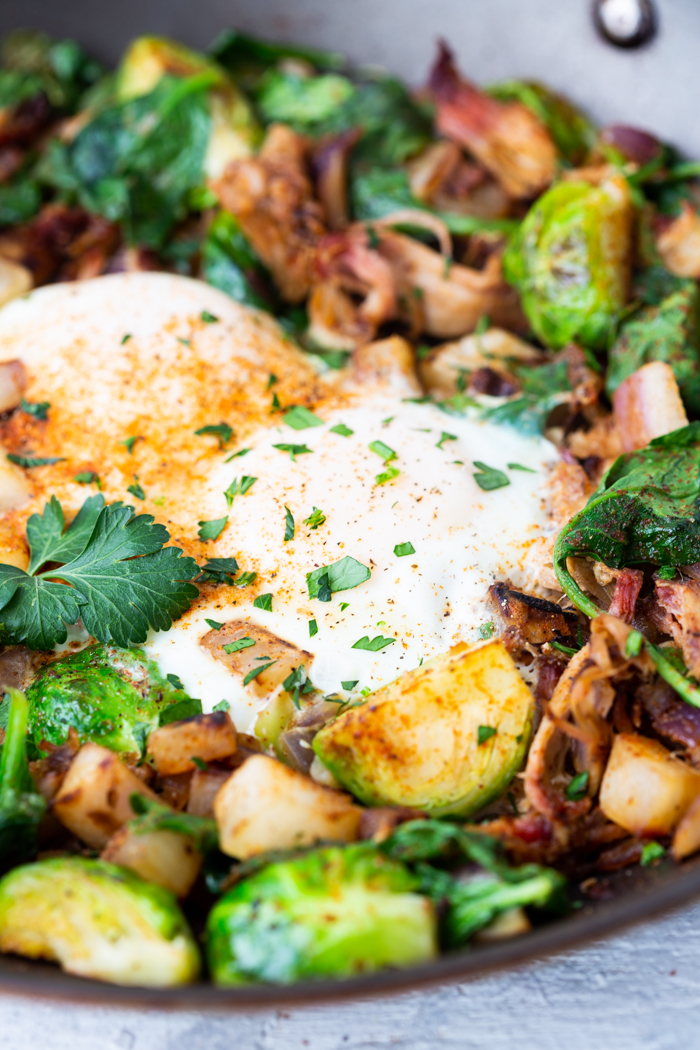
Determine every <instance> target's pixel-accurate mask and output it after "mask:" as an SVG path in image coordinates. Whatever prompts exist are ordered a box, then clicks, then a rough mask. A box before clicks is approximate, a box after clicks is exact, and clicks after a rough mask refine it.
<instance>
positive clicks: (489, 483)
mask: <svg viewBox="0 0 700 1050" xmlns="http://www.w3.org/2000/svg"><path fill="white" fill-rule="evenodd" d="M474 466H475V467H476V468H477V470H478V473H476V474H474V481H475V482H476V483H477V485H478V486H479V488H480V489H482V490H483V491H484V492H491V491H492V490H493V489H502V488H505V486H506V485H510V480H509V479H508V478H507V477H506V475H505V474H504V473H503V471H502V470H496V469H495V468H494V467H489V466H487V464H486V463H481V462H480V461H479V460H478V459H475V460H474Z"/></svg>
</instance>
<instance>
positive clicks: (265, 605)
mask: <svg viewBox="0 0 700 1050" xmlns="http://www.w3.org/2000/svg"><path fill="white" fill-rule="evenodd" d="M253 605H254V606H255V608H256V609H264V610H265V612H272V595H271V594H259V595H258V596H257V598H256V599H255V601H254V602H253Z"/></svg>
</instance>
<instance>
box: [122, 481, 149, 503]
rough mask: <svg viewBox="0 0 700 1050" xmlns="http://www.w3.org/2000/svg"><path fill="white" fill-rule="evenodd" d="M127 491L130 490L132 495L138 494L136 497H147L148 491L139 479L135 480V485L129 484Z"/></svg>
mask: <svg viewBox="0 0 700 1050" xmlns="http://www.w3.org/2000/svg"><path fill="white" fill-rule="evenodd" d="M126 491H127V492H130V493H131V495H132V496H136V499H145V498H146V493H145V492H144V491H143V489H142V488H141V486H140V485H139V483H138V481H134V483H133V485H128V486H127V489H126Z"/></svg>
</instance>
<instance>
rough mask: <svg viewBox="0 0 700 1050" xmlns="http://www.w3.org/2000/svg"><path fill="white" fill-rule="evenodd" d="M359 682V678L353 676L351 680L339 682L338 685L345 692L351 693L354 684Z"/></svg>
mask: <svg viewBox="0 0 700 1050" xmlns="http://www.w3.org/2000/svg"><path fill="white" fill-rule="evenodd" d="M359 683H360V679H359V678H355V679H354V680H353V681H351V682H341V683H340V685H341V687H342V688H343V689H344V690H345V691H346V692H347V693H351V692H352V691H353V689H354V688H355V686H357V685H359Z"/></svg>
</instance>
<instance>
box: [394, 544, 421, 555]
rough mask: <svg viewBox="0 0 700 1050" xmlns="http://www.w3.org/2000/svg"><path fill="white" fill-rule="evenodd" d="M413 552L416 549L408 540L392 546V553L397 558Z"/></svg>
mask: <svg viewBox="0 0 700 1050" xmlns="http://www.w3.org/2000/svg"><path fill="white" fill-rule="evenodd" d="M415 553H416V549H415V547H414V546H413V544H412V543H411V542H410V541H409V542H408V543H397V544H396V546H395V547H394V554H395V555H396V557H397V558H405V557H406V555H407V554H415Z"/></svg>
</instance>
